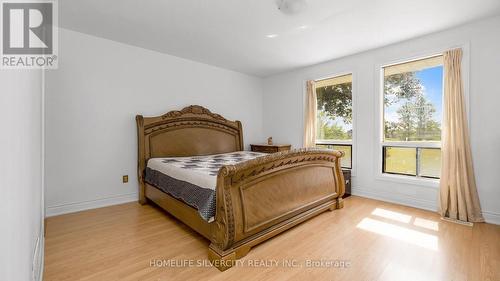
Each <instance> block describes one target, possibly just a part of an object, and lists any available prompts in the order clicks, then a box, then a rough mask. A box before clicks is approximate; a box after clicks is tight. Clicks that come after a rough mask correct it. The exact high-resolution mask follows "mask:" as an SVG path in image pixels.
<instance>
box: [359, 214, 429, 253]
mask: <svg viewBox="0 0 500 281" xmlns="http://www.w3.org/2000/svg"><path fill="white" fill-rule="evenodd" d="M356 227H358V228H360V229H363V230H367V231H370V232H373V233H377V234H380V235H384V236H387V237H390V238H394V239H396V240H399V241H403V242H407V243H410V244H413V245H416V246H419V247H423V248H426V249H429V250H433V251H437V250H438V238H437V236H435V235H430V234H427V233H423V232H419V231H416V230H412V229H408V228H405V227H401V226H397V225H393V224H390V223H385V222H381V221H378V220H374V219H371V218H364V219H363V220H362V221H361V222H360V223H359V224H358V225H357V226H356Z"/></svg>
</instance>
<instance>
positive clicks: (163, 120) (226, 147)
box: [135, 105, 243, 174]
mask: <svg viewBox="0 0 500 281" xmlns="http://www.w3.org/2000/svg"><path fill="white" fill-rule="evenodd" d="M135 119H136V121H137V134H138V149H139V151H138V152H139V154H138V156H139V159H138V160H139V173H140V174H141V173H142V172H143V171H144V169H145V167H146V162H147V161H148V160H149V159H150V158H153V157H170V156H194V155H208V154H217V153H226V152H233V151H240V150H243V132H242V127H241V122H240V121H230V120H227V119H226V118H224V117H222V116H221V115H219V114H216V113H212V112H210V110H208V109H206V108H204V107H202V106H199V105H191V106H188V107H185V108H183V109H182V110H180V111H178V110H174V111H170V112H168V113H165V114H163V115H161V116H155V117H143V116H142V115H137V116H136V118H135Z"/></svg>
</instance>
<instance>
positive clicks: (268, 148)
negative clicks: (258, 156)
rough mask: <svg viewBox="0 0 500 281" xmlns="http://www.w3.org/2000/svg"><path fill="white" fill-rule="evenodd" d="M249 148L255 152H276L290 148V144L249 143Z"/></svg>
mask: <svg viewBox="0 0 500 281" xmlns="http://www.w3.org/2000/svg"><path fill="white" fill-rule="evenodd" d="M250 148H251V149H252V151H255V152H263V153H276V152H280V151H287V150H290V148H291V145H289V144H284V145H268V144H251V145H250Z"/></svg>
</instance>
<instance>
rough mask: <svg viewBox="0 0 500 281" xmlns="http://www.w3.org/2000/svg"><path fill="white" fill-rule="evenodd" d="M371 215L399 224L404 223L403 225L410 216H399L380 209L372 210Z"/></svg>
mask: <svg viewBox="0 0 500 281" xmlns="http://www.w3.org/2000/svg"><path fill="white" fill-rule="evenodd" d="M372 215H375V216H379V217H383V218H386V219H391V220H395V221H399V222H404V223H409V222H410V220H411V216H409V215H405V214H401V213H398V212H393V211H389V210H385V209H381V208H376V209H375V210H373V212H372Z"/></svg>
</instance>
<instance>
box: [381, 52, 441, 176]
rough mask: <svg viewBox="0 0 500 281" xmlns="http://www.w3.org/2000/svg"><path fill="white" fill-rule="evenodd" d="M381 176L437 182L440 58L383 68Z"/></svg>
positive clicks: (439, 148)
mask: <svg viewBox="0 0 500 281" xmlns="http://www.w3.org/2000/svg"><path fill="white" fill-rule="evenodd" d="M383 72H384V78H383V79H384V84H383V85H384V89H383V138H382V162H383V163H382V172H383V173H388V174H399V175H408V176H414V177H427V178H439V177H440V173H441V118H442V98H443V57H442V56H441V55H439V56H434V57H431V58H426V59H421V60H415V61H411V62H406V63H401V64H396V65H390V66H386V67H384V68H383Z"/></svg>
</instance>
